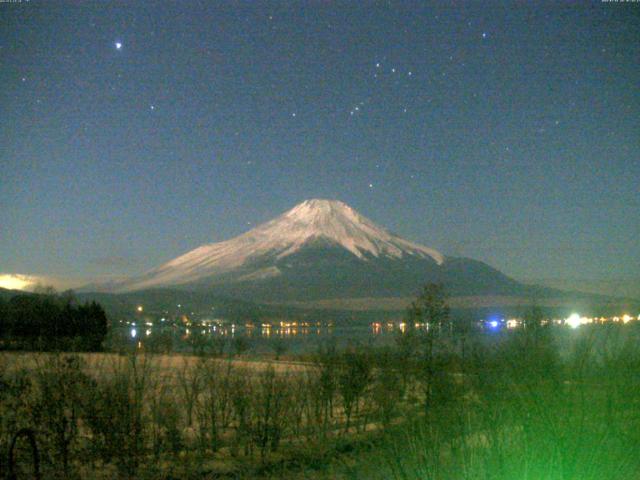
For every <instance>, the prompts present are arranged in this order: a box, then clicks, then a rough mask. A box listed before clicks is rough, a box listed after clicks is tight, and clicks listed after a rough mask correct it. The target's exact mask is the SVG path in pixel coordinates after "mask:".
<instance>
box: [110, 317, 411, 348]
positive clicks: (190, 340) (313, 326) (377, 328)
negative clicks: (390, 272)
mask: <svg viewBox="0 0 640 480" xmlns="http://www.w3.org/2000/svg"><path fill="white" fill-rule="evenodd" d="M405 328H406V325H405V324H404V323H402V322H384V323H380V322H372V323H355V324H353V323H350V324H348V323H344V324H334V322H296V321H291V322H285V321H281V322H256V323H254V322H246V323H224V322H216V321H201V322H198V323H197V324H196V323H195V322H183V321H178V322H171V323H169V322H153V321H149V320H147V321H142V322H140V321H139V322H124V321H123V322H121V324H120V325H119V326H118V327H117V328H116V330H118V331H119V334H120V337H121V338H128V340H127V341H128V342H130V343H131V344H135V345H138V346H139V347H141V348H153V347H154V346H155V345H157V344H160V343H162V342H164V343H165V344H170V345H171V347H172V348H173V349H175V350H186V349H188V348H193V345H195V344H197V345H200V346H202V345H204V346H206V345H207V344H208V343H211V344H214V343H216V344H218V345H219V344H221V343H225V342H226V343H228V344H229V345H231V343H232V342H233V341H234V340H235V339H239V338H243V339H246V340H247V341H249V343H250V344H251V347H252V349H254V350H257V351H261V350H262V351H269V350H272V349H273V348H274V345H276V343H277V344H278V345H279V347H278V348H282V345H283V342H284V345H285V347H286V349H287V350H288V351H290V352H296V353H300V352H305V351H312V350H316V349H317V348H318V345H320V344H325V343H333V344H336V346H344V345H348V344H350V343H367V344H378V345H382V344H385V343H389V342H391V341H392V340H393V338H394V335H396V334H397V333H399V332H404V331H405ZM274 342H276V343H274Z"/></svg>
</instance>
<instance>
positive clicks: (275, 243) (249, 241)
mask: <svg viewBox="0 0 640 480" xmlns="http://www.w3.org/2000/svg"><path fill="white" fill-rule="evenodd" d="M318 240H320V241H325V242H328V243H329V244H333V245H336V246H340V247H343V248H344V249H346V250H348V251H349V252H351V253H352V254H353V255H354V256H356V257H357V258H359V259H361V260H362V261H365V262H366V261H368V259H369V258H370V257H376V258H377V257H389V258H403V257H404V256H407V255H409V256H414V257H418V258H421V259H431V260H432V261H434V262H435V263H436V264H438V265H441V264H442V263H443V262H444V256H443V255H442V254H441V253H439V252H437V251H435V250H433V249H431V248H428V247H425V246H422V245H419V244H417V243H412V242H409V241H407V240H404V239H402V238H400V237H398V236H395V235H393V234H391V233H389V232H387V231H386V230H385V229H384V228H382V227H380V226H378V225H376V224H375V223H374V222H372V221H371V220H369V219H367V218H365V217H363V216H362V215H360V214H359V213H358V212H356V211H355V210H354V209H352V208H351V207H349V206H348V205H346V204H344V203H343V202H340V201H337V200H321V199H314V200H307V201H304V202H302V203H300V204H299V205H296V206H295V207H294V208H292V209H291V210H289V211H288V212H286V213H284V214H282V215H281V216H279V217H277V218H276V219H274V220H271V221H269V222H266V223H264V224H262V225H260V226H258V227H256V228H254V229H253V230H250V231H249V232H247V233H245V234H243V235H240V236H238V237H235V238H232V239H230V240H226V241H223V242H219V243H212V244H208V245H202V246H200V247H198V248H196V249H195V250H192V251H190V252H188V253H186V254H184V255H181V256H180V257H178V258H176V259H174V260H171V261H170V262H167V263H165V264H164V265H162V266H160V267H159V268H156V269H154V270H151V271H149V272H147V273H146V274H144V275H143V276H141V277H138V278H135V279H132V280H130V281H128V282H124V283H123V284H121V285H120V286H119V287H118V288H117V290H119V291H130V290H140V289H145V288H153V287H160V286H168V285H183V284H188V283H192V282H196V281H198V280H201V279H204V278H209V277H215V276H219V275H224V274H227V273H230V272H233V271H235V270H237V269H240V268H242V267H243V266H246V265H247V264H248V263H250V262H251V261H253V260H256V259H259V258H260V257H262V256H273V257H275V258H277V259H282V258H284V257H287V256H289V255H291V254H293V253H295V252H298V251H299V250H300V249H302V248H303V247H304V246H305V245H308V244H310V243H312V242H314V241H318ZM279 273H280V272H279V271H278V269H277V268H276V267H273V266H272V267H267V268H263V269H260V270H256V271H254V272H250V273H247V275H249V278H251V277H255V278H263V277H268V276H275V275H278V274H279ZM245 278H246V277H245Z"/></svg>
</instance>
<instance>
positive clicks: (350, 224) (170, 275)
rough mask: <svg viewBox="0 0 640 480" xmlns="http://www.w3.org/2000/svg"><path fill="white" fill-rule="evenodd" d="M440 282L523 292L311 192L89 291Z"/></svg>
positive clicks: (280, 294) (326, 296) (283, 290)
mask: <svg viewBox="0 0 640 480" xmlns="http://www.w3.org/2000/svg"><path fill="white" fill-rule="evenodd" d="M427 282H441V283H443V284H445V286H446V288H447V290H448V292H449V293H450V294H451V295H454V296H467V295H468V296H473V295H527V294H529V293H530V289H531V288H532V287H530V286H527V285H523V284H521V283H519V282H517V281H515V280H514V279H512V278H510V277H508V276H506V275H504V274H503V273H501V272H499V271H498V270H496V269H494V268H492V267H490V266H489V265H486V264H485V263H482V262H479V261H476V260H472V259H468V258H456V257H448V256H445V255H443V254H441V253H440V252H438V251H436V250H434V249H432V248H429V247H426V246H423V245H420V244H417V243H414V242H411V241H408V240H405V239H403V238H400V237H399V236H396V235H394V234H392V233H390V232H388V231H387V230H385V229H384V228H382V227H380V226H378V225H376V224H375V223H374V222H373V221H371V220H369V219H367V218H365V217H364V216H362V215H360V214H359V213H358V212H356V211H355V210H354V209H352V208H351V207H349V206H348V205H346V204H345V203H343V202H340V201H337V200H322V199H314V200H307V201H304V202H302V203H300V204H299V205H296V206H295V207H294V208H292V209H291V210H289V211H287V212H285V213H284V214H282V215H280V216H279V217H277V218H275V219H274V220H271V221H269V222H267V223H264V224H262V225H260V226H258V227H256V228H254V229H252V230H250V231H248V232H246V233H244V234H242V235H240V236H238V237H235V238H232V239H230V240H226V241H223V242H219V243H212V244H208V245H202V246H200V247H198V248H196V249H195V250H192V251H190V252H187V253H185V254H184V255H181V256H179V257H177V258H175V259H174V260H171V261H169V262H167V263H165V264H164V265H161V266H160V267H158V268H155V269H152V270H150V271H148V272H146V273H145V274H143V275H140V276H137V277H132V278H129V279H127V280H124V281H120V282H117V283H112V284H110V285H102V286H101V287H100V288H95V287H94V288H93V290H94V291H95V290H101V291H110V292H115V293H123V292H134V291H142V290H150V289H154V290H155V289H165V288H171V289H180V290H191V291H206V292H208V293H214V294H216V295H224V296H227V297H231V298H238V299H243V300H251V301H258V302H306V301H318V300H331V299H345V298H346V299H349V298H351V299H355V298H375V297H378V298H390V297H392V298H398V297H410V296H413V295H415V294H416V292H417V291H418V290H419V289H420V287H421V286H422V285H424V284H425V283H427Z"/></svg>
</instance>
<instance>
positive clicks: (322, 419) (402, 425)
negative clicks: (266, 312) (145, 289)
mask: <svg viewBox="0 0 640 480" xmlns="http://www.w3.org/2000/svg"><path fill="white" fill-rule="evenodd" d="M639 338H640V326H638V325H635V324H634V323H631V324H628V325H591V326H583V327H581V328H580V329H579V330H576V331H570V330H567V329H565V328H562V329H561V328H555V327H548V328H534V329H529V330H521V331H517V332H503V333H502V334H496V335H494V336H492V337H491V338H487V337H486V335H485V336H481V335H478V334H476V333H474V332H467V333H466V334H464V335H463V334H457V335H453V336H448V335H440V334H435V333H429V334H428V333H424V332H419V331H411V332H409V333H408V334H405V335H403V336H399V337H398V339H397V341H396V343H395V344H394V345H393V346H391V347H388V348H379V349H372V348H370V347H362V346H354V347H351V348H349V349H346V350H344V351H335V350H334V349H331V348H326V349H324V350H321V351H318V352H317V353H316V354H314V355H310V356H308V357H306V358H304V359H303V360H304V361H295V360H292V361H275V360H273V359H265V358H260V359H256V358H250V357H247V356H244V357H240V358H238V357H225V358H211V357H204V356H189V355H151V354H146V355H145V354H140V353H136V352H135V351H134V352H130V353H128V354H124V355H122V354H120V355H118V354H109V353H103V354H51V353H33V354H25V353H3V354H1V355H0V384H1V387H2V388H1V390H0V392H1V393H0V408H1V412H2V416H1V421H0V448H1V449H2V451H3V452H6V451H7V450H8V449H9V445H10V443H11V440H12V438H13V436H14V435H15V433H16V432H18V431H19V430H20V429H22V428H27V429H30V431H33V433H34V434H35V439H36V443H37V452H38V456H39V459H38V460H39V461H38V469H39V471H41V473H42V478H144V479H146V478H154V479H158V478H166V479H169V478H172V479H182V478H185V479H186V478H327V479H328V478H353V479H369V478H373V479H375V478H380V479H383V478H398V479H433V480H445V479H446V480H457V479H461V480H462V479H465V480H471V479H486V480H489V479H498V480H501V479H504V480H507V479H509V480H520V479H523V480H524V479H531V480H538V479H544V480H546V479H554V480H555V479H562V480H573V479H576V480H577V479H580V480H590V479H594V480H595V479H598V480H602V479H631V478H640V457H638V455H637V451H638V447H640V346H639V345H640V343H639V342H638V340H639ZM14 460H15V461H13V462H8V461H7V459H6V456H5V455H4V454H3V456H2V464H1V465H0V467H1V468H2V474H3V475H4V474H5V472H7V471H8V470H9V469H12V470H14V471H17V472H18V475H20V474H22V475H23V476H22V477H20V476H18V478H31V477H30V476H29V475H30V474H31V472H32V471H33V469H34V459H33V452H32V448H31V447H30V445H29V442H28V441H27V437H26V436H22V437H20V438H19V439H18V441H17V443H16V448H15V449H14ZM24 475H26V476H24Z"/></svg>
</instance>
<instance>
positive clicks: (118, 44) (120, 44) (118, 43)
mask: <svg viewBox="0 0 640 480" xmlns="http://www.w3.org/2000/svg"><path fill="white" fill-rule="evenodd" d="M116 50H122V43H121V42H116Z"/></svg>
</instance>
